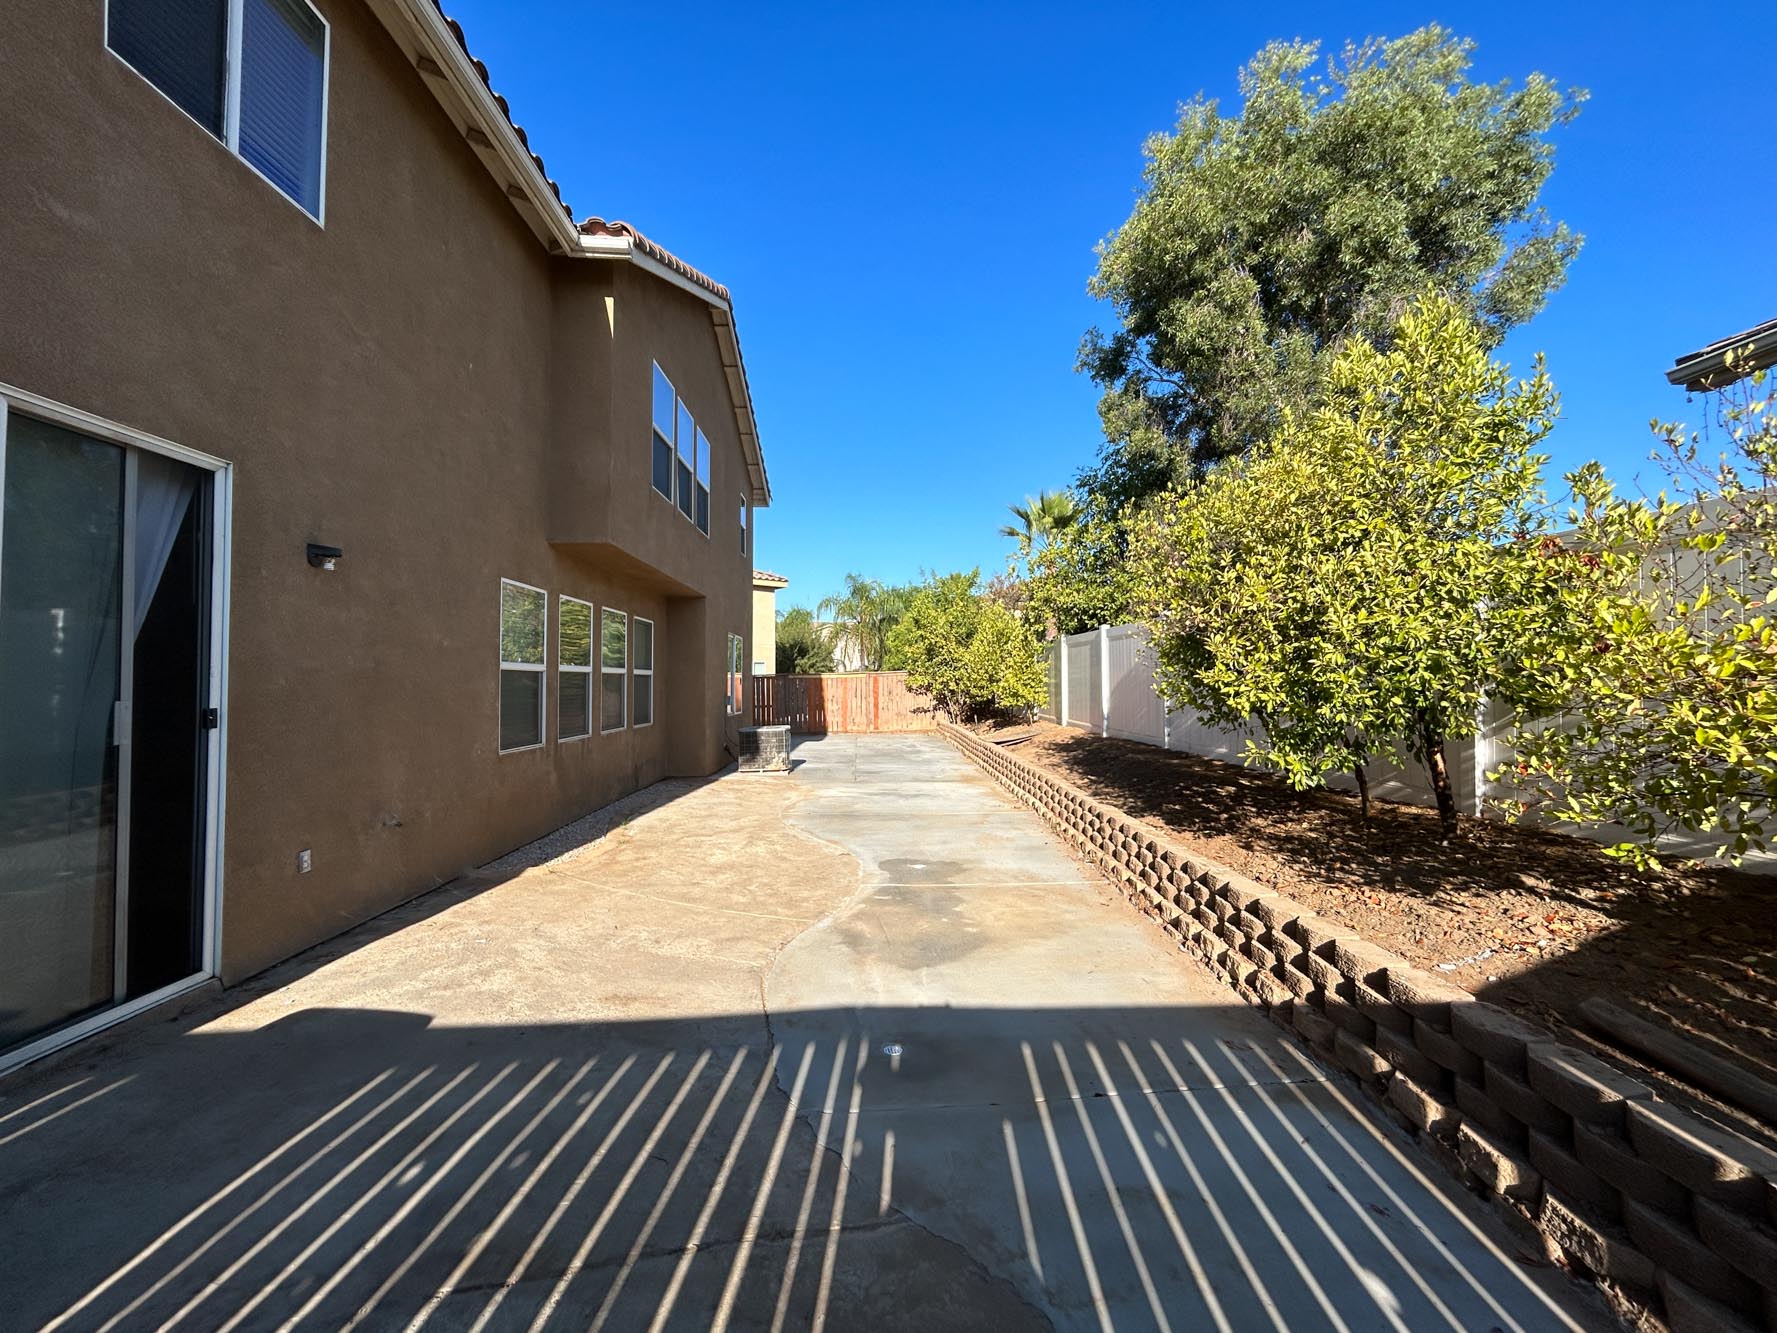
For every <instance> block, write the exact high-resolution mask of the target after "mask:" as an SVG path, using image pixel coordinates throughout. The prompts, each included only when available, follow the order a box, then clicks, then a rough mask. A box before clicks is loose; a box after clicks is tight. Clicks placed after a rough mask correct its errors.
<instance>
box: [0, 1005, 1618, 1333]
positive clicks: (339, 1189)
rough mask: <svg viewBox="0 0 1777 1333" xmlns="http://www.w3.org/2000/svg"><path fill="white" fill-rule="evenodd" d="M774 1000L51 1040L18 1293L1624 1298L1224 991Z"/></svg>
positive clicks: (1370, 1324)
mask: <svg viewBox="0 0 1777 1333" xmlns="http://www.w3.org/2000/svg"><path fill="white" fill-rule="evenodd" d="M770 1026H771V1031H770V1033H769V1034H768V1033H767V1031H766V1020H765V1019H764V1018H763V1017H762V1016H761V1015H760V1014H757V1013H754V1014H748V1015H734V1016H717V1017H710V1018H705V1019H698V1020H694V1021H677V1022H671V1023H649V1022H636V1023H609V1024H596V1025H593V1024H587V1025H547V1026H531V1027H516V1026H514V1027H506V1026H465V1027H440V1026H434V1025H433V1024H432V1022H431V1020H430V1019H429V1017H428V1016H427V1015H425V1014H419V1013H404V1012H376V1011H368V1010H354V1009H339V1010H328V1009H313V1010H306V1011H303V1012H299V1013H296V1014H293V1015H292V1016H290V1017H288V1018H286V1019H282V1020H279V1021H276V1022H273V1023H270V1024H269V1025H267V1026H265V1027H263V1028H259V1029H257V1030H253V1031H245V1032H204V1031H201V1030H200V1031H184V1032H165V1033H162V1034H158V1035H157V1036H156V1037H155V1038H154V1039H151V1040H146V1041H143V1042H140V1043H136V1044H134V1045H132V1046H131V1047H130V1048H128V1049H126V1050H114V1051H112V1052H110V1053H109V1054H108V1055H107V1057H106V1058H105V1059H104V1060H102V1061H93V1062H90V1063H89V1064H88V1065H87V1067H86V1068H84V1069H69V1068H63V1069H61V1070H51V1071H45V1072H43V1073H40V1074H38V1075H36V1076H35V1077H33V1078H31V1079H29V1080H25V1081H21V1082H20V1083H18V1084H16V1085H14V1086H13V1087H11V1088H9V1089H8V1093H9V1095H8V1096H7V1098H6V1099H5V1101H4V1102H0V1237H3V1238H4V1244H3V1245H0V1310H4V1311H5V1312H6V1314H5V1316H4V1318H3V1320H0V1322H4V1323H5V1324H6V1325H7V1326H8V1327H23V1328H38V1327H48V1328H70V1329H74V1328H78V1329H99V1328H138V1327H163V1326H169V1325H171V1326H178V1327H189V1328H203V1329H234V1328H271V1327H285V1326H299V1327H313V1328H339V1327H345V1326H348V1325H357V1326H362V1327H367V1328H378V1329H381V1328H406V1327H420V1326H424V1327H433V1328H451V1329H466V1328H475V1329H480V1328H488V1329H517V1328H540V1327H564V1328H566V1327H573V1328H600V1327H605V1328H612V1329H665V1328H680V1327H684V1328H712V1327H713V1328H720V1327H735V1328H748V1329H752V1328H820V1327H823V1326H824V1327H828V1328H833V1329H852V1328H869V1329H884V1328H918V1329H944V1328H956V1329H962V1328H986V1327H992V1328H995V1329H1000V1328H1027V1327H1028V1328H1039V1327H1052V1326H1067V1327H1074V1326H1078V1327H1089V1328H1109V1327H1117V1328H1172V1329H1181V1330H1182V1329H1195V1328H1219V1329H1241V1330H1244V1329H1250V1328H1261V1327H1275V1328H1280V1329H1282V1328H1310V1327H1312V1328H1326V1327H1333V1328H1346V1329H1352V1330H1366V1329H1371V1328H1384V1327H1392V1328H1395V1329H1403V1330H1404V1329H1411V1330H1420V1329H1433V1328H1460V1329H1542V1328H1561V1327H1579V1326H1588V1325H1590V1324H1591V1323H1592V1322H1593V1317H1592V1315H1590V1314H1582V1315H1573V1314H1571V1311H1573V1310H1575V1309H1579V1310H1582V1311H1584V1310H1589V1309H1590V1308H1591V1307H1589V1306H1587V1305H1586V1304H1585V1302H1584V1300H1583V1299H1582V1298H1581V1297H1580V1296H1579V1294H1578V1291H1577V1289H1576V1288H1574V1287H1572V1286H1570V1285H1568V1284H1567V1283H1566V1282H1565V1280H1564V1279H1562V1278H1561V1277H1560V1275H1559V1274H1557V1273H1555V1272H1554V1271H1553V1270H1547V1269H1544V1270H1541V1271H1536V1270H1535V1269H1533V1268H1531V1267H1528V1266H1526V1264H1525V1262H1524V1261H1523V1260H1522V1259H1521V1258H1520V1257H1519V1256H1517V1255H1516V1254H1515V1253H1514V1252H1512V1251H1511V1249H1510V1248H1509V1246H1507V1245H1505V1244H1504V1243H1503V1242H1502V1240H1501V1238H1500V1236H1499V1235H1497V1234H1496V1233H1495V1232H1494V1231H1493V1230H1492V1227H1491V1219H1484V1218H1483V1217H1482V1216H1481V1215H1480V1214H1479V1213H1478V1212H1477V1211H1476V1209H1475V1206H1474V1202H1473V1201H1472V1200H1471V1199H1469V1198H1468V1197H1467V1196H1464V1195H1461V1194H1460V1193H1459V1192H1457V1191H1455V1190H1454V1188H1453V1187H1451V1186H1449V1185H1447V1184H1446V1183H1445V1182H1443V1181H1442V1180H1441V1179H1434V1178H1433V1177H1432V1176H1431V1175H1430V1174H1429V1172H1430V1171H1432V1170H1433V1169H1434V1168H1430V1167H1429V1166H1426V1165H1422V1159H1421V1158H1420V1157H1419V1155H1418V1153H1417V1151H1416V1150H1415V1149H1414V1148H1413V1147H1412V1145H1410V1144H1409V1143H1407V1142H1406V1141H1405V1140H1404V1139H1401V1138H1399V1137H1398V1136H1396V1135H1395V1134H1394V1133H1393V1131H1392V1130H1391V1129H1389V1128H1388V1127H1386V1126H1385V1125H1383V1124H1382V1123H1380V1122H1378V1121H1377V1120H1376V1119H1375V1118H1374V1117H1372V1116H1369V1115H1368V1114H1366V1113H1365V1112H1364V1111H1363V1110H1361V1109H1359V1108H1357V1107H1356V1106H1355V1105H1353V1101H1354V1094H1353V1091H1352V1089H1351V1088H1350V1086H1349V1085H1348V1084H1344V1083H1341V1082H1338V1081H1329V1080H1328V1078H1327V1077H1326V1075H1325V1074H1324V1073H1323V1072H1322V1071H1321V1070H1320V1069H1319V1068H1318V1067H1317V1066H1315V1065H1313V1064H1312V1063H1311V1062H1310V1061H1309V1060H1308V1059H1307V1058H1306V1057H1305V1056H1304V1055H1303V1054H1302V1053H1301V1052H1300V1050H1299V1048H1297V1047H1296V1046H1295V1045H1294V1044H1293V1043H1291V1042H1289V1041H1287V1040H1286V1039H1284V1038H1283V1037H1281V1035H1280V1036H1278V1037H1277V1038H1275V1039H1274V1040H1271V1041H1267V1042H1257V1041H1228V1040H1222V1041H1216V1040H1211V1039H1208V1038H1199V1037H1193V1036H1189V1035H1187V1036H1181V1035H1180V1034H1181V1033H1185V1034H1191V1033H1201V1032H1206V1031H1208V1032H1213V1031H1214V1029H1215V1011H1214V1010H1193V1011H1190V1012H1182V1011H1180V1010H1178V1009H1174V1008H1152V1009H1124V1010H1095V1011H1091V1012H1082V1011H1075V1010H987V1009H979V1010H963V1009H948V1008H944V1009H936V1008H927V1009H895V1008H864V1009H857V1010H847V1011H805V1012H795V1013H790V1014H781V1015H773V1016H772V1018H771V1020H770ZM1563 1310H1567V1311H1569V1312H1570V1313H1569V1314H1563V1313H1562V1311H1563ZM1576 1321H1577V1322H1576Z"/></svg>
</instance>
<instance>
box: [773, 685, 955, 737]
mask: <svg viewBox="0 0 1777 1333" xmlns="http://www.w3.org/2000/svg"><path fill="white" fill-rule="evenodd" d="M753 723H754V725H755V726H761V727H771V726H781V725H783V724H785V723H788V724H789V727H790V730H791V731H792V732H802V733H814V734H817V735H818V734H822V733H825V732H848V731H849V732H865V731H935V730H936V729H937V725H938V724H937V713H936V712H935V710H934V708H933V705H932V701H931V700H930V699H928V698H926V697H924V696H923V695H918V694H915V693H913V691H911V690H909V689H908V688H907V673H906V672H905V671H866V672H858V673H855V674H849V673H848V674H846V675H839V676H754V677H753Z"/></svg>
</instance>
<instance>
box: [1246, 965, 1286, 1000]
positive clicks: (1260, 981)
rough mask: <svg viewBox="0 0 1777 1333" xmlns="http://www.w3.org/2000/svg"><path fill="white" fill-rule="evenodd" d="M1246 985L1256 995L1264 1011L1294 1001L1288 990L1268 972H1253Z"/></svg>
mask: <svg viewBox="0 0 1777 1333" xmlns="http://www.w3.org/2000/svg"><path fill="white" fill-rule="evenodd" d="M1246 984H1247V986H1248V987H1249V988H1250V989H1251V990H1252V991H1253V992H1254V993H1256V994H1257V995H1258V997H1259V999H1260V1000H1261V1001H1262V1002H1263V1003H1264V1006H1265V1008H1266V1009H1271V1008H1273V1007H1274V1006H1281V1005H1287V1004H1289V1003H1291V1002H1292V1001H1293V1000H1294V999H1295V996H1293V995H1291V994H1290V992H1289V990H1288V988H1286V987H1285V986H1284V984H1283V983H1282V982H1281V981H1279V980H1278V979H1277V978H1276V977H1274V976H1272V975H1271V974H1270V973H1269V972H1261V971H1255V972H1254V973H1253V974H1252V976H1251V977H1250V978H1249V979H1248V981H1247V983H1246Z"/></svg>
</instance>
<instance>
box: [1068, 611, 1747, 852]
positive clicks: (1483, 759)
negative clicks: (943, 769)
mask: <svg viewBox="0 0 1777 1333" xmlns="http://www.w3.org/2000/svg"><path fill="white" fill-rule="evenodd" d="M1045 651H1046V653H1047V655H1048V669H1049V702H1048V703H1047V704H1045V705H1044V707H1043V709H1042V711H1041V712H1040V713H1039V716H1040V717H1042V718H1043V720H1044V721H1047V722H1058V721H1059V722H1063V723H1064V724H1065V725H1067V726H1070V727H1080V728H1082V729H1084V730H1086V731H1089V732H1091V733H1093V734H1094V735H1099V736H1116V737H1120V738H1122V739H1124V740H1131V741H1141V742H1143V743H1145V744H1148V745H1158V746H1160V747H1161V748H1162V749H1167V750H1179V751H1182V752H1183V753H1185V754H1195V755H1201V756H1203V757H1204V758H1206V759H1219V760H1221V761H1223V762H1224V763H1231V764H1238V763H1242V762H1244V760H1243V755H1244V754H1245V750H1246V742H1247V740H1248V738H1249V737H1250V736H1252V735H1253V734H1254V733H1253V732H1252V731H1250V730H1247V729H1245V728H1243V729H1241V730H1239V731H1233V732H1229V731H1223V730H1221V729H1220V728H1218V727H1214V726H1211V725H1209V724H1208V723H1207V722H1205V721H1203V719H1202V718H1201V716H1200V715H1199V714H1197V713H1196V712H1195V711H1193V710H1191V709H1188V708H1184V709H1168V708H1167V706H1166V704H1165V701H1164V700H1162V699H1161V698H1160V695H1159V693H1158V692H1157V691H1156V690H1155V688H1154V656H1153V652H1152V650H1151V649H1150V648H1149V646H1148V640H1147V632H1146V631H1145V630H1144V629H1143V628H1142V627H1141V626H1140V625H1103V626H1100V627H1099V628H1098V629H1096V630H1090V631H1088V632H1087V633H1085V634H1070V635H1067V636H1066V637H1065V638H1062V639H1058V640H1056V641H1055V642H1054V643H1051V644H1049V645H1048V647H1047V649H1046V650H1045ZM1512 720H1513V719H1512V714H1511V712H1510V710H1508V709H1506V708H1504V707H1503V706H1494V705H1491V704H1490V705H1489V706H1488V707H1487V709H1486V711H1485V713H1484V715H1483V717H1482V719H1481V729H1480V732H1479V734H1477V735H1475V736H1473V737H1471V738H1469V739H1466V740H1452V741H1450V742H1449V743H1448V744H1447V745H1446V746H1445V755H1444V760H1445V763H1446V764H1447V765H1448V766H1449V769H1450V787H1451V790H1452V791H1453V793H1454V794H1455V797H1456V808H1457V809H1458V810H1460V811H1462V812H1463V813H1464V814H1471V815H1489V816H1494V817H1498V816H1499V811H1498V810H1497V809H1496V808H1495V807H1494V805H1493V802H1494V800H1496V799H1510V798H1511V796H1512V795H1513V791H1512V788H1511V786H1510V784H1508V783H1505V782H1491V781H1489V780H1488V778H1487V773H1488V771H1489V770H1491V769H1497V768H1500V767H1502V766H1503V765H1504V764H1505V763H1506V762H1507V761H1508V760H1509V759H1510V757H1511V755H1510V749H1509V747H1508V745H1507V743H1506V736H1507V735H1508V733H1509V731H1510V729H1511V724H1512ZM1364 772H1365V776H1366V777H1368V778H1369V780H1370V794H1371V795H1372V796H1373V797H1376V798H1378V799H1380V800H1385V801H1400V802H1404V803H1406V804H1410V805H1423V806H1431V807H1435V806H1436V805H1437V798H1436V797H1435V796H1434V795H1433V794H1432V790H1431V782H1430V780H1429V779H1428V778H1427V776H1426V773H1425V769H1424V768H1423V767H1422V766H1421V765H1420V763H1419V761H1418V760H1416V759H1413V758H1412V757H1411V756H1409V755H1405V754H1397V755H1395V756H1394V757H1393V758H1392V759H1391V760H1383V759H1377V760H1374V761H1372V762H1371V763H1369V764H1368V765H1366V766H1365V769H1364ZM1327 785H1328V786H1329V787H1332V788H1334V789H1335V790H1338V791H1356V790H1357V782H1356V780H1355V779H1354V778H1353V777H1352V776H1351V774H1349V773H1336V774H1329V775H1328V777H1327ZM1559 827H1560V831H1561V832H1564V833H1576V832H1579V830H1576V829H1574V828H1572V827H1571V826H1559ZM1584 836H1588V837H1594V838H1596V839H1598V840H1601V841H1613V842H1614V841H1615V840H1616V836H1615V835H1612V834H1611V833H1610V832H1609V831H1608V830H1599V831H1597V832H1586V833H1585V834H1584ZM1672 850H1673V851H1675V852H1679V853H1682V854H1689V855H1694V856H1695V855H1707V854H1708V848H1707V847H1706V846H1705V845H1704V844H1703V843H1702V841H1700V840H1699V841H1697V842H1695V843H1689V842H1687V843H1680V844H1675V845H1674V846H1673V848H1672ZM1744 868H1745V869H1747V870H1753V871H1759V872H1761V873H1777V854H1773V853H1765V854H1759V853H1754V854H1752V855H1750V856H1748V857H1747V858H1746V862H1745V865H1744Z"/></svg>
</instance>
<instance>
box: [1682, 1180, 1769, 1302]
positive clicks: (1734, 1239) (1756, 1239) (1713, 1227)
mask: <svg viewBox="0 0 1777 1333" xmlns="http://www.w3.org/2000/svg"><path fill="white" fill-rule="evenodd" d="M1692 1216H1693V1217H1694V1218H1695V1219H1696V1222H1697V1231H1698V1232H1699V1233H1700V1234H1701V1235H1702V1237H1703V1242H1704V1244H1706V1245H1708V1246H1709V1248H1710V1249H1712V1250H1714V1251H1715V1252H1716V1254H1718V1255H1720V1256H1721V1257H1722V1258H1723V1259H1725V1260H1727V1261H1728V1262H1729V1263H1730V1264H1732V1265H1733V1266H1734V1267H1735V1268H1736V1269H1738V1270H1739V1271H1740V1272H1741V1273H1743V1274H1744V1275H1745V1276H1747V1277H1749V1278H1751V1279H1752V1280H1753V1281H1754V1282H1756V1283H1758V1284H1759V1286H1761V1287H1763V1288H1764V1289H1765V1290H1766V1291H1768V1292H1777V1230H1774V1229H1773V1228H1772V1227H1771V1226H1770V1225H1768V1224H1767V1223H1765V1222H1763V1221H1761V1220H1759V1219H1758V1218H1754V1217H1748V1216H1746V1214H1744V1213H1742V1212H1739V1211H1737V1210H1735V1209H1733V1208H1729V1207H1728V1206H1727V1205H1726V1204H1720V1203H1716V1202H1715V1201H1714V1200H1713V1199H1698V1200H1697V1201H1696V1204H1695V1209H1694V1212H1693V1213H1692Z"/></svg>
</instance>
